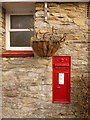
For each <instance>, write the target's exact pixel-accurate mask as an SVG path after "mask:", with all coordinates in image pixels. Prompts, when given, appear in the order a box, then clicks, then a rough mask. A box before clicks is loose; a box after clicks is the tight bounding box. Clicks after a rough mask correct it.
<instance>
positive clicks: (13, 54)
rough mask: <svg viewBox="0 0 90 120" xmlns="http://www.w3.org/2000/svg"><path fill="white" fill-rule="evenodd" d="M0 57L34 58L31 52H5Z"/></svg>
mask: <svg viewBox="0 0 90 120" xmlns="http://www.w3.org/2000/svg"><path fill="white" fill-rule="evenodd" d="M0 57H34V54H33V52H32V51H5V52H3V53H1V54H0Z"/></svg>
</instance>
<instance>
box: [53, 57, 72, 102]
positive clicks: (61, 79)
mask: <svg viewBox="0 0 90 120" xmlns="http://www.w3.org/2000/svg"><path fill="white" fill-rule="evenodd" d="M52 64H53V87H52V96H53V99H52V102H53V103H70V71H71V70H70V69H71V57H70V56H53V59H52Z"/></svg>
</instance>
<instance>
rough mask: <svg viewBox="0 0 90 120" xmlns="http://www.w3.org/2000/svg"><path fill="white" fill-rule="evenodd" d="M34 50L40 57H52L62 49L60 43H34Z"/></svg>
mask: <svg viewBox="0 0 90 120" xmlns="http://www.w3.org/2000/svg"><path fill="white" fill-rule="evenodd" d="M32 48H33V50H34V52H35V53H36V54H37V55H38V56H40V57H51V56H53V55H54V54H55V53H56V51H57V50H58V49H59V48H60V41H52V42H50V41H33V42H32Z"/></svg>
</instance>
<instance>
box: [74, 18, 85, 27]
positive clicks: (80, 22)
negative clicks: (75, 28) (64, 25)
mask: <svg viewBox="0 0 90 120" xmlns="http://www.w3.org/2000/svg"><path fill="white" fill-rule="evenodd" d="M74 23H75V24H76V25H79V26H83V25H85V18H75V19H74Z"/></svg>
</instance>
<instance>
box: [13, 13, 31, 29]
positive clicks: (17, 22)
mask: <svg viewBox="0 0 90 120" xmlns="http://www.w3.org/2000/svg"><path fill="white" fill-rule="evenodd" d="M27 28H33V15H11V29H27Z"/></svg>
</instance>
